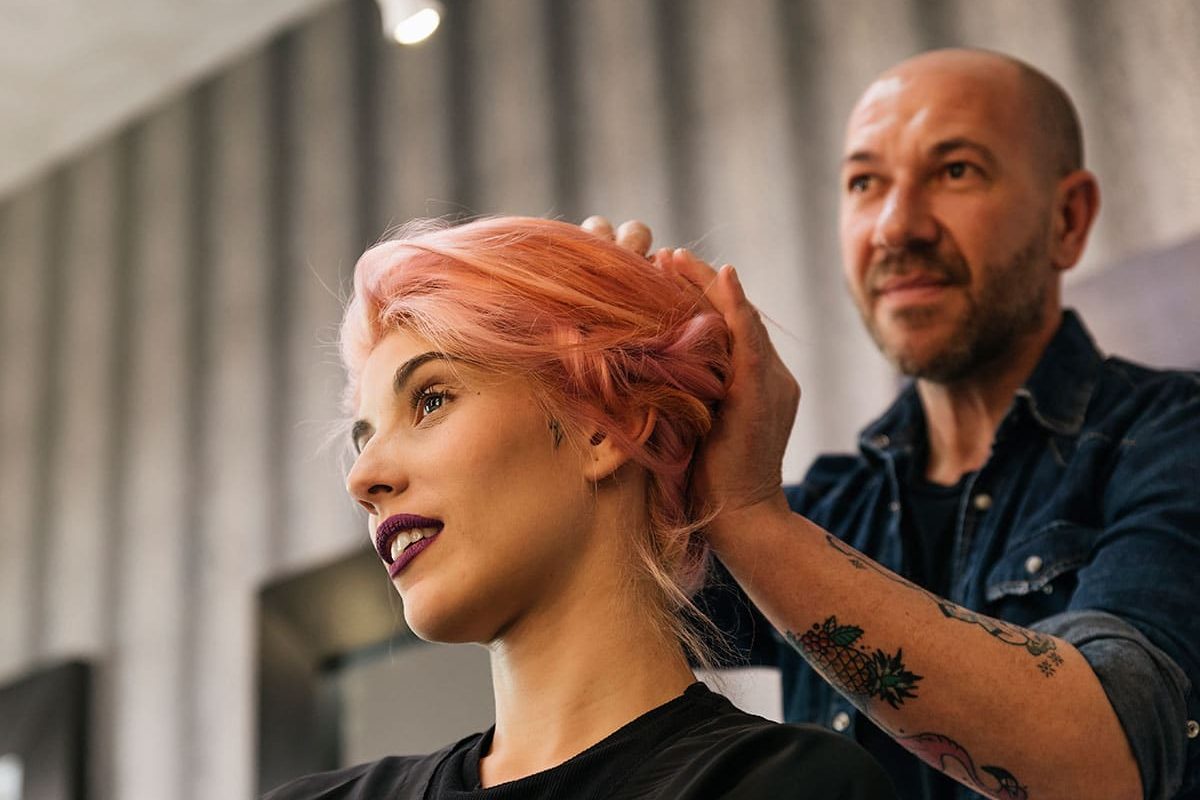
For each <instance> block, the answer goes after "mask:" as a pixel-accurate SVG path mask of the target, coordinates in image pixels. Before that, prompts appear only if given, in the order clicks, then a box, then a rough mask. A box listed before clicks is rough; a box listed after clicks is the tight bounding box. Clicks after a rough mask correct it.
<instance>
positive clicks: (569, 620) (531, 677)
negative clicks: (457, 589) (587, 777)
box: [479, 586, 695, 786]
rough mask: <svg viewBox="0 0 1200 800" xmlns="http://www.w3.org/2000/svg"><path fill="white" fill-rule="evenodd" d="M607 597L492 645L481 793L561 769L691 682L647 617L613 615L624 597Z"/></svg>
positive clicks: (621, 591) (565, 607) (676, 652)
mask: <svg viewBox="0 0 1200 800" xmlns="http://www.w3.org/2000/svg"><path fill="white" fill-rule="evenodd" d="M613 588H614V589H615V591H614V592H613V593H611V594H610V593H601V594H591V595H588V596H585V597H583V598H581V599H579V600H577V601H575V602H573V603H572V602H567V603H564V604H562V605H560V606H559V607H557V608H555V609H553V610H552V612H550V613H548V614H544V615H541V616H542V617H543V618H540V619H525V620H522V622H521V623H519V624H518V625H517V626H514V629H512V630H508V631H505V633H504V635H503V636H502V637H501V638H500V639H498V640H497V641H496V642H495V643H493V644H492V645H491V653H492V683H493V688H494V691H495V698H496V731H495V735H494V736H493V739H492V746H491V750H490V751H489V752H488V753H487V754H486V755H485V756H484V758H483V759H482V761H481V763H480V768H479V771H480V780H481V782H482V784H483V785H484V786H494V785H496V784H499V783H505V782H508V781H511V780H516V779H518V778H522V777H526V776H528V775H532V774H534V773H536V772H540V771H543V770H546V769H549V768H551V767H554V766H556V765H558V764H561V763H562V762H564V761H566V760H567V759H569V758H571V757H572V756H575V755H577V754H579V753H581V752H583V751H584V750H586V749H587V748H589V747H591V746H592V745H594V744H596V743H597V742H599V741H601V740H602V739H604V738H605V737H606V736H608V735H610V734H612V733H613V732H615V731H616V730H618V729H619V728H621V727H622V726H624V725H625V724H626V723H628V722H630V721H632V720H633V719H635V718H637V717H638V716H641V715H642V714H644V713H645V712H647V711H649V710H651V709H653V708H656V707H657V706H660V705H662V704H663V703H665V702H667V701H669V700H671V699H673V698H675V697H678V696H679V695H680V694H681V693H682V692H683V690H684V689H685V688H687V686H688V685H690V684H691V683H692V682H693V681H695V676H694V675H693V674H692V672H691V669H690V668H689V667H688V664H687V660H686V658H685V657H684V654H683V651H682V648H681V647H680V646H679V644H678V643H676V642H674V641H669V640H667V639H668V637H664V636H663V635H662V633H661V632H660V631H659V630H658V628H657V626H656V625H655V624H654V623H652V622H651V620H650V619H649V615H647V614H645V613H641V614H638V613H636V611H635V610H634V609H621V610H619V609H616V608H612V606H613V604H614V600H615V598H620V597H629V596H630V594H631V593H630V592H629V588H628V586H624V587H613ZM598 605H603V606H608V608H602V609H601V608H597V606H598ZM572 606H573V607H572ZM551 615H552V618H545V617H548V616H551Z"/></svg>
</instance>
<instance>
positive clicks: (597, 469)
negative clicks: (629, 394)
mask: <svg viewBox="0 0 1200 800" xmlns="http://www.w3.org/2000/svg"><path fill="white" fill-rule="evenodd" d="M622 422H623V427H624V428H625V432H626V433H627V434H628V435H629V437H630V438H631V439H633V441H634V443H635V444H638V445H642V444H645V443H646V440H647V439H649V438H650V434H652V433H654V425H655V423H657V422H658V412H657V411H655V410H654V409H652V408H651V409H645V410H643V411H638V412H635V413H633V414H631V415H629V417H628V418H627V419H625V420H623V421H622ZM586 450H587V452H586V454H585V457H584V458H585V460H584V467H583V471H584V477H586V478H587V479H588V480H590V481H592V482H599V481H602V480H604V479H605V478H607V477H609V476H610V475H612V474H613V473H615V472H616V471H617V470H618V469H620V468H621V467H622V466H624V464H625V462H627V461H629V453H627V452H626V451H625V450H624V449H623V448H622V447H621V446H620V445H619V444H618V443H617V441H616V439H615V438H614V437H612V436H609V435H608V432H607V431H603V430H599V429H597V430H595V431H593V432H592V435H591V436H590V437H589V438H588V442H587V448H586Z"/></svg>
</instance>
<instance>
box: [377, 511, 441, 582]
mask: <svg viewBox="0 0 1200 800" xmlns="http://www.w3.org/2000/svg"><path fill="white" fill-rule="evenodd" d="M442 525H443V523H442V521H441V520H437V519H432V518H430V517H423V516H421V515H420V514H393V515H392V516H390V517H388V518H387V519H385V520H384V521H383V522H381V523H379V527H378V528H376V529H375V552H376V553H378V554H379V557H380V558H381V559H383V562H384V563H385V564H388V565H389V571H390V567H392V566H394V565H395V564H396V563H398V561H400V560H401V557H402V556H403V555H404V553H405V552H407V551H408V550H411V549H413V548H414V547H416V546H417V545H419V544H421V542H428V541H432V540H433V538H434V537H436V536H437V535H438V534H439V533H441V530H442ZM395 544H400V545H401V547H400V550H401V552H397V553H393V552H392V550H393V545H395ZM426 546H428V545H426ZM421 549H424V547H422V548H421ZM408 560H411V558H409V559H408ZM397 571H398V570H397Z"/></svg>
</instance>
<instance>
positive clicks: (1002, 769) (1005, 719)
mask: <svg viewBox="0 0 1200 800" xmlns="http://www.w3.org/2000/svg"><path fill="white" fill-rule="evenodd" d="M711 538H712V540H713V544H714V547H715V549H716V552H717V554H718V556H719V557H720V558H721V560H722V561H723V562H724V563H725V565H726V567H727V568H728V569H729V571H730V572H731V573H732V575H733V576H734V578H735V579H737V581H738V583H739V584H741V586H742V588H743V589H744V590H745V591H746V593H747V594H748V595H749V596H750V598H751V599H752V600H753V601H754V603H755V605H757V606H758V608H759V609H761V610H762V611H763V613H764V614H765V615H766V616H767V618H768V619H770V620H771V622H772V624H774V625H775V626H776V627H777V628H778V629H779V630H780V631H783V632H784V633H785V636H786V637H787V639H788V640H789V641H790V642H791V643H792V645H793V646H795V647H796V649H797V650H799V651H800V653H801V654H803V655H804V657H805V658H806V659H807V661H808V662H809V663H810V664H811V665H812V666H813V668H814V669H816V670H817V671H818V672H819V673H820V674H821V675H822V676H823V677H824V678H825V679H826V680H827V681H829V683H830V684H832V685H833V686H834V687H835V688H836V689H838V691H840V692H841V693H842V694H844V695H845V696H846V697H847V698H849V699H850V700H851V701H852V702H853V703H854V704H855V705H856V706H857V707H858V708H859V709H861V710H862V711H863V712H864V713H866V714H867V715H868V716H869V717H870V718H871V719H872V720H873V721H874V722H875V723H876V724H877V725H879V726H880V727H881V728H882V729H883V730H885V731H887V732H888V733H889V734H890V735H891V736H892V737H893V738H895V739H896V740H897V741H898V742H899V743H900V744H901V745H902V746H904V747H905V748H906V749H908V750H910V751H911V752H913V753H914V754H916V755H917V756H918V757H920V758H921V759H923V760H924V761H926V762H927V763H929V764H930V765H932V766H933V767H935V768H936V769H939V770H941V771H943V772H945V773H947V774H948V775H950V776H951V777H953V778H955V779H956V780H958V781H960V782H962V783H963V784H965V785H967V786H969V787H970V788H972V789H974V790H975V791H978V792H981V793H983V794H986V795H988V796H991V797H997V798H1005V799H1006V800H1008V799H1010V798H1026V797H1028V798H1058V797H1063V798H1078V797H1085V796H1086V797H1089V798H1106V797H1112V798H1121V800H1126V799H1131V798H1138V797H1141V790H1140V778H1139V775H1138V769H1137V765H1136V763H1135V762H1134V760H1133V755H1132V752H1131V751H1130V749H1129V745H1128V743H1127V741H1126V739H1125V735H1124V732H1123V731H1122V729H1121V727H1120V724H1119V722H1118V721H1117V718H1116V714H1115V713H1114V712H1113V710H1112V707H1111V705H1110V704H1109V702H1108V698H1107V697H1106V695H1105V694H1104V690H1103V688H1102V687H1101V686H1100V683H1099V681H1098V679H1097V678H1096V676H1095V674H1094V673H1093V672H1092V669H1091V667H1090V666H1089V665H1088V663H1087V661H1086V660H1084V658H1083V656H1081V655H1080V654H1079V652H1078V651H1076V650H1075V648H1074V647H1072V646H1071V645H1070V644H1068V643H1066V642H1064V641H1062V640H1059V639H1055V638H1053V637H1050V636H1045V635H1042V634H1039V633H1037V632H1036V631H1031V630H1027V629H1025V628H1021V627H1019V626H1016V625H1010V624H1008V623H1005V622H1003V621H1000V620H994V619H991V618H988V617H984V616H982V615H978V614H975V613H973V612H971V611H969V610H968V609H965V608H962V607H961V606H957V605H955V604H953V603H950V602H949V601H947V600H944V599H943V598H940V597H937V596H936V595H933V594H931V593H930V592H927V591H925V590H924V589H922V588H921V587H918V586H916V585H914V584H912V583H910V582H909V581H906V580H905V579H903V578H901V577H899V576H898V575H896V574H895V573H893V572H891V571H889V570H887V569H885V568H884V567H882V566H880V565H879V564H877V563H875V562H874V561H872V560H870V559H869V558H867V557H866V556H864V555H862V554H861V553H859V552H857V551H855V550H853V549H852V548H850V547H848V546H847V545H845V544H844V543H843V542H841V541H840V540H838V539H837V538H835V537H833V536H831V535H830V534H828V533H826V532H825V531H824V530H822V529H821V528H819V527H818V526H816V525H814V524H812V523H811V522H809V521H808V520H806V519H804V518H803V517H800V516H798V515H795V514H792V513H790V512H788V511H787V510H786V507H785V506H784V505H780V504H776V505H775V506H774V507H773V508H769V509H768V508H766V507H759V508H756V509H749V510H746V511H744V512H741V513H739V514H738V515H737V516H736V518H732V519H725V520H721V521H719V523H718V526H717V527H716V528H715V529H714V531H713V533H712V537H711Z"/></svg>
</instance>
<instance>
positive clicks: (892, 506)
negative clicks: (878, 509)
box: [888, 500, 900, 514]
mask: <svg viewBox="0 0 1200 800" xmlns="http://www.w3.org/2000/svg"><path fill="white" fill-rule="evenodd" d="M888 511H890V512H892V513H893V514H898V513H900V501H899V500H893V501H892V502H890V503H888Z"/></svg>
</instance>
